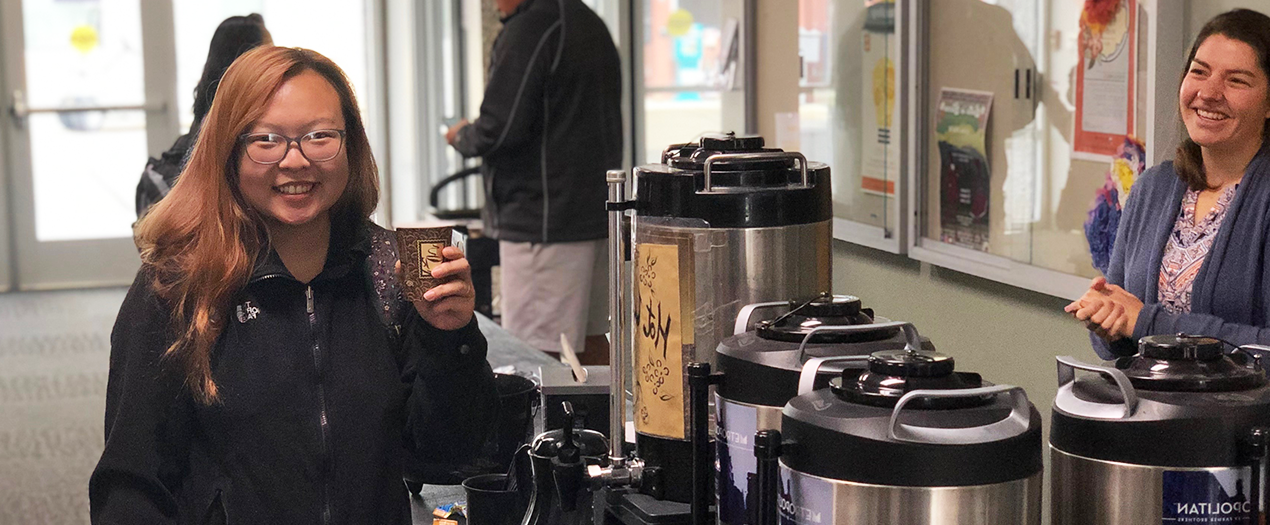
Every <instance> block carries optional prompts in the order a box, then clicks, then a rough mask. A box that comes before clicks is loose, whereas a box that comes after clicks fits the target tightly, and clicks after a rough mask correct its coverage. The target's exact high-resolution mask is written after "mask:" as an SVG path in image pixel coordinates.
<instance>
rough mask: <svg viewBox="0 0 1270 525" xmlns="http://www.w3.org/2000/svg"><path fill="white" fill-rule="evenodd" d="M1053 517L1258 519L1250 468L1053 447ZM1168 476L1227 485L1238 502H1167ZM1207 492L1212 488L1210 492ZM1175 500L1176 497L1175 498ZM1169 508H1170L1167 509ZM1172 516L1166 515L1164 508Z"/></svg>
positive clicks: (1074, 523) (1090, 522)
mask: <svg viewBox="0 0 1270 525" xmlns="http://www.w3.org/2000/svg"><path fill="white" fill-rule="evenodd" d="M1050 470H1051V472H1052V474H1051V476H1052V478H1051V483H1052V484H1053V485H1052V488H1051V492H1050V516H1051V518H1050V521H1051V523H1052V524H1053V525H1156V524H1159V523H1203V524H1210V523H1212V524H1217V523H1231V524H1245V523H1254V522H1253V521H1251V520H1250V519H1249V518H1248V514H1249V513H1250V512H1251V511H1252V508H1251V498H1250V497H1249V494H1248V491H1249V490H1251V480H1250V479H1249V477H1250V476H1251V475H1252V469H1251V468H1250V467H1246V466H1245V467H1213V468H1181V467H1160V466H1151V465H1134V464H1130V463H1118V462H1115V461H1106V460H1100V459H1092V458H1087V457H1082V456H1077V455H1075V454H1069V453H1067V452H1064V451H1062V450H1059V449H1057V448H1054V447H1053V446H1051V447H1050ZM1166 477H1167V478H1170V482H1173V483H1176V481H1172V480H1173V479H1183V478H1186V479H1187V481H1189V482H1190V483H1191V484H1192V485H1196V484H1198V485H1200V486H1201V490H1203V485H1204V484H1206V483H1212V484H1214V486H1213V488H1217V487H1220V486H1222V485H1228V487H1227V490H1228V492H1229V493H1230V494H1233V495H1234V496H1232V497H1231V498H1227V499H1234V500H1235V501H1225V502H1223V501H1220V500H1219V499H1212V500H1208V501H1203V502H1198V501H1170V502H1167V503H1166V502H1165V501H1164V500H1165V495H1164V487H1165V484H1166ZM1205 492H1207V491H1205ZM1171 499H1172V498H1171ZM1166 507H1167V508H1166ZM1166 512H1167V513H1168V514H1169V516H1167V517H1168V519H1167V520H1166V519H1165V518H1166V516H1165V513H1166Z"/></svg>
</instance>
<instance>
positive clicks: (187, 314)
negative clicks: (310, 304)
mask: <svg viewBox="0 0 1270 525" xmlns="http://www.w3.org/2000/svg"><path fill="white" fill-rule="evenodd" d="M305 71H314V72H316V73H318V74H320V75H322V77H324V78H325V79H326V80H327V82H329V83H330V84H331V86H332V87H333V88H335V91H336V92H337V93H338V94H339V98H340V106H341V109H342V113H343V116H344V128H345V133H346V136H345V137H346V138H345V147H346V148H347V155H348V169H349V181H348V185H347V187H346V188H345V190H344V194H343V195H342V196H341V197H340V199H339V201H337V202H336V204H335V206H334V207H333V208H332V209H331V210H330V215H331V219H332V220H362V219H364V218H365V217H368V216H369V215H370V214H371V212H372V211H374V209H375V205H376V204H377V203H378V201H379V182H378V171H377V169H376V167H375V159H374V158H373V157H372V156H371V151H370V142H369V141H368V140H367V138H366V128H365V127H364V126H363V125H362V120H361V114H360V113H359V112H358V109H357V99H356V98H355V97H354V95H353V89H352V87H350V85H349V82H348V79H347V78H346V77H345V76H344V72H343V71H342V70H340V68H339V66H336V65H335V63H334V62H331V61H330V59H328V58H326V57H324V56H322V55H321V54H318V53H317V52H314V51H310V50H307V49H300V48H284V47H258V48H256V49H253V50H252V51H249V52H247V53H245V54H243V55H242V56H241V57H239V58H238V60H236V61H234V63H233V65H231V66H230V67H229V69H228V70H227V71H226V72H225V76H224V78H223V79H222V80H221V83H220V87H219V89H218V93H217V95H216V99H215V101H214V102H213V103H212V108H211V111H209V112H208V114H207V118H206V120H205V121H204V122H203V126H202V129H201V130H200V132H199V136H198V141H197V142H196V143H195V144H194V150H193V153H192V154H191V156H190V160H189V163H188V164H186V166H185V170H184V171H182V172H181V176H180V178H179V179H178V182H177V184H176V185H175V186H173V187H172V192H171V193H169V194H168V196H167V197H165V198H164V199H163V200H161V201H159V203H158V204H156V205H155V206H154V207H153V209H151V210H150V212H149V213H148V214H146V216H145V217H144V218H143V219H141V221H140V222H139V223H138V224H137V228H136V234H135V235H136V242H137V247H138V248H140V249H141V260H142V262H143V263H144V264H145V265H146V266H147V267H148V269H149V270H151V271H150V272H149V275H151V277H152V284H153V286H154V289H155V291H156V292H157V293H158V295H159V297H161V298H163V299H164V300H165V301H167V302H168V304H170V305H171V308H172V317H171V323H172V327H173V331H174V333H175V334H176V340H175V341H174V342H173V343H172V345H171V346H169V347H168V348H167V351H166V352H165V354H164V355H165V358H167V359H172V360H175V361H177V362H178V363H179V365H180V367H181V369H182V370H183V371H184V373H185V384H186V386H187V387H188V388H189V389H190V392H191V393H192V394H193V395H194V398H195V399H197V400H198V401H200V402H202V403H204V404H211V403H213V402H215V401H216V399H217V389H216V383H215V382H214V381H213V380H212V371H211V363H210V356H211V351H212V347H213V346H214V345H215V344H216V339H217V338H218V337H219V336H220V334H221V330H223V329H224V325H225V322H226V321H227V320H228V315H229V308H230V307H231V305H232V301H233V299H234V296H235V295H236V294H237V293H239V292H240V291H241V290H242V289H243V288H244V287H245V286H246V285H247V281H248V279H249V278H250V276H251V272H252V269H253V267H254V266H255V263H256V259H257V257H258V256H259V255H260V252H261V251H262V250H263V249H264V248H265V246H267V243H268V235H267V232H266V230H265V223H264V220H263V217H261V216H260V214H259V212H257V211H255V210H252V209H251V208H250V207H249V206H247V204H246V201H244V200H243V196H242V193H241V192H240V191H239V189H238V163H239V159H240V156H241V155H242V151H241V148H239V146H238V144H239V140H238V137H239V136H240V135H242V134H243V133H245V132H246V131H247V129H248V127H249V126H251V125H252V124H253V123H254V122H255V121H256V120H258V119H260V117H261V116H262V115H264V112H265V107H266V106H267V105H268V103H269V99H270V98H271V97H272V96H273V93H274V92H275V91H276V90H277V89H278V87H279V86H281V85H282V84H283V83H284V82H286V81H287V80H288V79H291V78H292V77H295V76H296V75H299V74H300V73H303V72H305Z"/></svg>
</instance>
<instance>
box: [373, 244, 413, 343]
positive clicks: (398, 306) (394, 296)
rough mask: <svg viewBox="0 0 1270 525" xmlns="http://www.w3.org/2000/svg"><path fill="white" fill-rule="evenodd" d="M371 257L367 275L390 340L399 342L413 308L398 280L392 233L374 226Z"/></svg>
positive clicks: (395, 246)
mask: <svg viewBox="0 0 1270 525" xmlns="http://www.w3.org/2000/svg"><path fill="white" fill-rule="evenodd" d="M370 237H371V255H370V257H367V258H366V264H367V265H368V266H369V268H367V274H368V275H370V280H371V286H373V287H374V289H373V290H372V292H374V295H375V302H376V307H377V308H376V309H377V310H378V311H379V318H380V320H382V321H383V322H384V327H385V328H387V329H388V337H389V339H391V340H392V341H393V342H396V341H397V340H398V339H400V337H401V327H402V325H403V324H404V322H405V319H404V316H405V314H407V313H409V312H408V311H407V310H406V309H405V306H406V305H409V306H410V307H411V308H413V305H410V304H409V302H407V301H406V297H405V295H403V294H402V291H401V283H400V282H398V281H397V270H396V263H397V236H396V234H395V233H393V232H392V231H391V230H386V229H384V228H381V227H379V226H378V225H374V224H372V225H371V227H370Z"/></svg>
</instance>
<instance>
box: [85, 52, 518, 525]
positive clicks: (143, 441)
mask: <svg viewBox="0 0 1270 525" xmlns="http://www.w3.org/2000/svg"><path fill="white" fill-rule="evenodd" d="M377 180H378V179H377V175H376V169H375V161H374V159H373V157H372V156H371V151H370V146H369V144H368V142H367V139H366V131H365V127H364V126H363V124H362V120H361V116H360V113H359V112H358V110H357V103H356V100H355V99H354V97H353V92H352V89H351V88H350V86H349V83H348V80H347V79H346V78H345V77H344V74H343V72H342V71H341V70H340V69H339V67H337V66H336V65H335V64H334V63H332V62H331V61H330V60H328V59H327V58H326V57H323V56H322V55H320V54H318V53H315V52H313V51H309V50H305V49H298V48H280V47H261V48H257V49H255V50H252V51H250V52H248V53H246V54H244V55H243V56H242V57H241V58H239V59H238V60H237V61H235V62H234V64H233V65H232V66H230V68H229V70H228V71H227V72H226V73H225V76H224V78H223V80H222V82H221V85H220V88H219V90H218V95H217V97H216V99H215V102H214V103H213V104H212V108H211V111H210V112H209V113H208V115H207V118H206V119H205V121H204V123H203V126H202V130H201V132H200V133H199V137H198V142H197V143H196V144H195V146H194V150H193V153H192V156H191V158H190V161H189V163H188V164H187V166H186V168H185V171H184V172H183V173H182V175H181V177H180V178H179V179H178V181H179V182H178V183H177V184H176V186H175V187H173V189H172V192H171V193H170V194H169V195H168V197H166V198H165V199H163V200H162V201H160V202H159V203H158V204H157V205H155V207H154V208H153V209H152V210H151V211H150V212H149V213H148V214H147V215H146V216H145V217H144V218H143V219H142V220H141V221H140V223H138V225H137V229H136V232H137V237H136V240H137V245H138V246H139V247H140V248H141V255H142V261H143V265H142V269H141V271H140V272H139V273H138V275H137V278H136V280H135V282H134V283H133V286H132V289H131V290H129V292H128V297H127V298H126V299H125V300H124V303H123V306H122V308H121V309H120V312H119V317H118V319H117V321H116V323H115V328H114V331H113V333H112V334H111V356H110V364H111V366H110V383H109V385H108V387H107V395H106V448H105V451H104V452H103V453H102V457H101V460H100V461H99V463H98V465H97V468H96V470H95V471H94V472H93V476H92V479H91V481H90V484H89V495H90V501H91V513H92V519H93V522H94V523H190V522H194V521H196V520H204V521H207V522H212V523H217V522H224V521H227V520H226V519H225V517H227V516H234V520H235V522H244V523H332V522H334V523H409V521H410V512H409V505H408V499H407V494H406V490H405V486H404V485H403V484H402V474H403V472H402V462H403V460H404V456H403V454H402V452H403V451H404V450H410V451H412V452H413V453H414V455H415V456H416V457H418V458H420V459H421V460H435V459H437V458H446V459H449V460H457V461H462V460H463V458H465V457H467V456H470V455H472V454H473V453H474V452H476V451H477V449H479V447H480V444H481V443H483V437H484V433H485V431H486V429H487V428H488V425H489V422H490V420H491V417H492V416H493V414H494V408H495V407H496V405H495V404H494V403H497V397H496V392H495V389H494V384H493V374H492V372H491V371H490V368H489V365H488V364H487V363H486V362H485V352H486V343H485V339H484V337H483V336H482V335H481V333H480V331H479V329H478V328H477V325H476V320H475V318H474V316H473V306H474V304H473V295H474V294H473V292H472V284H471V272H470V269H469V266H468V263H467V260H466V259H465V258H464V256H463V254H462V252H460V251H459V250H458V249H456V248H452V247H450V248H446V250H445V251H443V252H442V253H441V255H442V257H443V260H442V261H441V262H440V263H439V264H437V265H436V267H435V268H434V269H433V272H432V275H433V276H434V277H435V278H437V279H438V280H439V281H440V282H441V284H440V285H439V286H437V287H435V288H434V289H433V290H432V291H431V292H430V293H429V295H428V297H427V298H424V299H420V300H419V301H418V302H415V303H410V302H408V301H406V300H405V299H404V298H403V297H402V296H401V294H400V286H399V284H398V282H397V278H396V273H395V271H394V266H395V265H396V264H397V253H396V250H395V248H394V245H393V235H391V232H387V231H386V230H383V229H382V228H379V227H378V226H376V225H374V224H373V223H371V222H370V221H369V219H368V216H369V215H370V213H371V212H372V210H374V208H375V204H376V201H377V198H378V188H377V186H376V181H377ZM394 306H395V307H394ZM441 414H461V415H462V417H457V418H450V419H448V420H447V421H446V422H445V423H444V424H438V421H437V420H438V418H440V417H441ZM403 437H405V438H406V439H404V440H403ZM403 441H404V442H403Z"/></svg>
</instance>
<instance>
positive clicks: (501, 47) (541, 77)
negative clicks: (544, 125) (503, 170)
mask: <svg viewBox="0 0 1270 525" xmlns="http://www.w3.org/2000/svg"><path fill="white" fill-rule="evenodd" d="M559 30H560V25H559V23H558V21H557V20H552V19H550V18H547V17H543V16H540V15H539V14H538V13H532V12H529V13H524V14H521V15H518V16H517V17H515V18H513V19H511V20H509V21H508V23H507V25H506V26H504V27H503V31H502V33H501V34H500V35H499V39H498V42H497V44H496V45H495V51H494V53H493V54H494V57H495V59H496V60H497V61H498V62H497V63H495V64H493V65H492V66H491V67H490V74H489V79H487V81H486V83H485V95H484V97H483V98H482V99H481V114H480V116H479V117H477V119H476V120H475V121H473V122H472V123H471V124H469V125H467V126H464V127H463V128H461V129H460V130H459V132H458V135H457V136H456V138H455V141H454V149H455V150H458V152H459V153H461V154H463V156H465V157H478V156H484V155H489V154H492V153H495V152H497V151H498V150H499V149H502V148H511V147H517V146H520V145H522V144H524V143H525V142H526V141H528V140H530V139H531V138H533V137H536V136H537V135H536V134H535V133H534V131H535V130H536V129H539V128H540V125H541V124H540V123H539V122H538V120H540V119H541V116H542V105H543V101H542V97H543V90H544V85H545V83H546V81H547V77H548V75H549V72H550V69H551V67H552V61H553V60H554V58H555V55H556V46H555V45H554V44H553V42H556V40H557V39H558V38H559Z"/></svg>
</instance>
